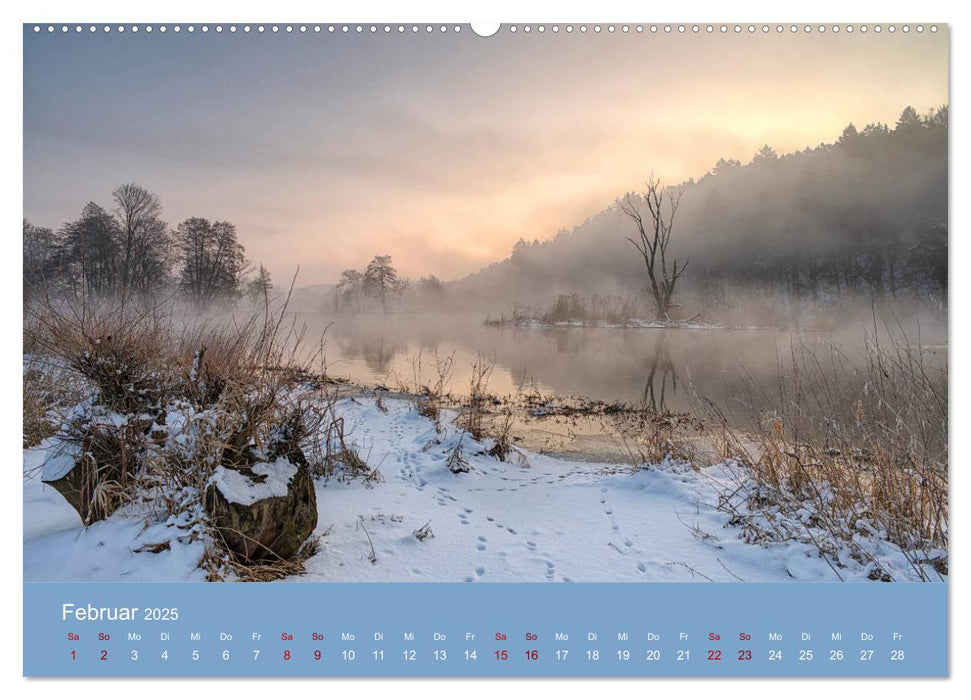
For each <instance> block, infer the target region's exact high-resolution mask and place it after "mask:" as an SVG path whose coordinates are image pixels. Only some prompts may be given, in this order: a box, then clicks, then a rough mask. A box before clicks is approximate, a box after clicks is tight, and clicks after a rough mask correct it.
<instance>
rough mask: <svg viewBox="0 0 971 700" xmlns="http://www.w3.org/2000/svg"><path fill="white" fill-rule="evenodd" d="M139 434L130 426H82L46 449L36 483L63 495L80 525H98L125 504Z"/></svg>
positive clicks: (138, 429)
mask: <svg viewBox="0 0 971 700" xmlns="http://www.w3.org/2000/svg"><path fill="white" fill-rule="evenodd" d="M144 431H145V427H144V425H142V424H141V423H136V422H135V421H132V422H129V423H127V424H123V425H120V426H116V425H112V424H98V423H92V424H90V425H87V426H86V427H84V429H83V431H81V432H80V434H79V436H78V437H76V438H72V439H65V440H62V441H61V442H60V444H59V445H58V446H57V447H55V448H52V449H51V451H50V452H49V453H48V458H47V460H46V462H45V463H44V468H43V471H42V472H41V481H42V482H44V483H45V484H49V485H51V486H53V487H54V488H55V489H57V491H58V492H59V493H60V494H61V495H62V496H64V500H66V501H67V502H68V503H69V504H70V505H71V507H72V508H74V510H76V511H77V513H78V516H80V518H81V522H82V523H84V525H85V526H88V525H90V524H91V523H94V522H97V521H99V520H103V519H105V518H107V517H108V516H110V515H111V514H112V513H113V512H114V511H115V510H116V509H117V508H119V507H120V506H121V505H122V504H123V503H125V502H126V501H127V498H128V497H127V493H128V490H129V488H130V487H131V485H132V483H133V477H134V474H135V472H136V465H137V456H138V454H139V451H140V450H141V446H142V443H143V442H144Z"/></svg>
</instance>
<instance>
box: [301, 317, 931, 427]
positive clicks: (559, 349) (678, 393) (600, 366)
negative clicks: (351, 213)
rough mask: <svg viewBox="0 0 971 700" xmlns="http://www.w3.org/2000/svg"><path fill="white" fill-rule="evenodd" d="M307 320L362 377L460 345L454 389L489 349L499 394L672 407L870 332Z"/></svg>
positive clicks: (772, 377) (401, 372)
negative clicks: (798, 352)
mask: <svg viewBox="0 0 971 700" xmlns="http://www.w3.org/2000/svg"><path fill="white" fill-rule="evenodd" d="M300 320H301V321H302V322H304V323H306V324H307V336H306V337H307V341H308V343H309V344H311V345H313V344H315V339H316V338H317V336H318V335H319V334H320V333H321V332H322V331H323V330H324V329H325V328H327V326H328V324H332V325H331V326H330V327H329V329H328V330H327V332H326V335H325V337H324V338H325V346H324V351H325V355H326V364H327V371H328V372H329V373H330V374H331V375H332V376H340V377H347V378H349V379H351V380H352V381H355V382H359V383H364V384H368V385H376V384H383V385H386V386H389V387H391V388H394V387H396V386H399V385H402V384H405V383H406V384H409V385H414V384H415V383H417V382H425V383H428V382H429V381H430V380H432V379H433V378H434V372H435V357H436V356H437V357H439V358H445V357H447V356H449V355H453V354H454V374H453V376H452V378H451V381H450V382H449V384H448V385H447V386H446V390H447V391H450V392H452V393H454V394H456V395H460V394H467V393H468V386H469V379H470V376H471V368H472V365H473V364H474V363H475V362H476V359H477V357H479V356H481V357H483V358H485V360H487V361H489V362H492V363H494V364H495V369H494V371H493V372H492V375H491V377H490V382H489V390H490V391H491V392H493V393H496V394H499V395H506V394H512V393H515V391H516V390H517V389H518V388H520V387H523V388H525V389H535V390H538V391H540V392H542V393H544V394H549V393H554V394H558V395H574V396H586V397H589V398H592V399H598V400H601V401H606V402H613V401H623V402H626V403H630V404H635V405H644V406H646V407H649V408H653V409H656V410H664V409H670V410H674V411H681V410H689V409H690V408H691V405H692V401H693V395H694V393H695V392H697V393H698V394H699V395H701V396H704V397H706V398H709V399H711V400H713V401H715V402H716V403H719V404H722V405H725V404H729V403H732V402H735V401H737V397H738V396H741V395H744V394H749V393H750V392H747V391H745V386H746V385H748V384H750V383H751V382H752V381H755V382H758V383H759V384H761V385H762V386H763V387H766V388H769V390H770V391H769V393H771V387H773V386H776V385H777V383H778V376H779V375H778V373H779V372H780V371H784V370H782V369H780V367H783V366H785V362H782V361H780V360H781V359H784V358H785V357H786V356H787V355H788V354H789V353H790V351H791V348H792V346H793V344H797V345H798V344H800V343H802V344H804V345H806V346H807V347H809V348H810V349H815V350H818V352H819V353H820V355H821V356H825V355H827V354H828V353H830V352H831V347H832V346H837V347H839V348H840V350H841V352H842V354H843V355H844V356H845V357H848V358H851V360H852V358H854V357H858V356H859V355H860V352H861V350H862V344H863V337H864V327H863V326H862V325H861V326H854V327H852V328H846V329H844V330H843V331H841V332H819V331H814V332H793V331H776V330H731V331H727V330H695V329H692V330H688V329H667V330H658V329H622V328H617V329H612V328H524V327H494V326H485V325H483V324H482V319H481V317H480V316H478V315H461V314H449V315H432V314H424V315H423V314H401V315H381V314H374V315H359V316H346V317H344V316H340V317H336V318H335V317H331V316H328V315H324V314H318V315H309V314H305V315H302V316H301V319H300ZM932 336H933V337H932ZM922 340H923V342H924V344H925V345H924V347H925V348H927V349H928V352H929V353H930V354H931V355H937V356H939V357H940V358H941V361H944V360H945V359H946V355H947V346H946V342H947V334H946V329H944V328H941V329H939V330H938V331H937V332H936V334H931V333H929V332H928V331H927V329H926V328H924V329H922ZM933 344H937V346H936V347H931V346H932V345H933ZM749 388H750V387H749Z"/></svg>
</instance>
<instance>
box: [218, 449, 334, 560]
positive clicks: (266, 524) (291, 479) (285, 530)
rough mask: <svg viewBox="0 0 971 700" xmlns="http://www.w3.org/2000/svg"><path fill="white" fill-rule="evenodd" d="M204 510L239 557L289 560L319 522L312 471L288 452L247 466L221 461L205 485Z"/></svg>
mask: <svg viewBox="0 0 971 700" xmlns="http://www.w3.org/2000/svg"><path fill="white" fill-rule="evenodd" d="M206 513H207V514H208V515H209V518H210V520H211V522H212V524H213V526H214V527H215V528H216V530H217V532H218V533H219V535H220V536H221V537H222V540H223V542H224V543H225V544H226V547H228V548H229V549H230V550H231V551H232V552H233V553H234V554H235V555H236V556H237V557H239V558H240V559H241V560H243V561H246V562H258V561H279V560H281V559H282V560H288V559H291V558H292V557H293V556H294V555H296V554H297V552H298V551H299V550H300V547H301V546H302V545H303V543H304V542H306V540H307V538H308V537H310V534H311V533H312V532H313V531H314V528H315V527H317V494H316V492H315V491H314V484H313V479H312V478H311V476H310V471H309V470H308V469H307V468H306V467H303V466H297V465H294V464H293V463H292V462H290V461H289V460H288V459H286V458H285V457H280V458H279V459H277V460H276V461H274V462H260V463H258V464H254V465H253V466H252V467H250V468H249V469H248V470H245V471H244V470H241V469H232V468H229V467H224V466H220V467H219V468H217V469H216V471H215V473H214V474H213V476H212V479H211V480H210V482H209V485H208V487H207V488H206Z"/></svg>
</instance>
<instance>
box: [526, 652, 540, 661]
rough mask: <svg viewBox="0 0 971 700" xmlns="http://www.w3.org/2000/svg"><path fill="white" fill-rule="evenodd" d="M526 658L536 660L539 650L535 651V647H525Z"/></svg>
mask: <svg viewBox="0 0 971 700" xmlns="http://www.w3.org/2000/svg"><path fill="white" fill-rule="evenodd" d="M526 658H527V659H528V660H529V661H536V659H538V658H539V652H538V651H536V649H527V650H526Z"/></svg>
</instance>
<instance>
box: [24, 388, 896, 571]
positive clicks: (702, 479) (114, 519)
mask: <svg viewBox="0 0 971 700" xmlns="http://www.w3.org/2000/svg"><path fill="white" fill-rule="evenodd" d="M383 406H384V410H382V408H381V407H380V406H379V405H377V404H376V403H375V401H374V400H373V399H371V398H367V397H364V398H362V397H358V398H347V399H343V400H341V401H340V402H339V403H338V405H337V410H338V412H339V413H340V415H342V416H343V417H344V420H345V423H346V426H347V435H348V439H349V440H350V441H352V442H353V443H354V444H355V446H356V448H357V451H358V453H359V454H360V456H361V457H362V458H364V459H365V460H366V461H367V463H368V465H369V466H370V467H371V468H377V469H378V470H379V471H380V474H381V477H382V478H381V480H380V481H378V482H377V483H363V482H362V481H360V480H355V481H351V482H347V483H345V482H340V481H337V480H333V479H332V480H329V481H324V480H319V481H318V482H317V487H316V489H317V504H318V510H319V519H318V526H317V531H316V533H315V535H319V536H320V546H319V550H318V552H317V553H316V554H315V555H314V556H312V557H311V558H310V559H309V560H307V562H306V564H305V566H306V573H305V574H303V575H301V576H299V577H297V579H298V580H306V581H455V582H462V581H537V582H544V581H551V582H569V581H700V582H704V581H740V580H741V581H833V580H838V578H837V575H836V573H835V572H834V570H833V569H832V568H831V567H830V566H829V564H827V563H826V561H825V560H824V559H823V558H821V557H820V556H819V555H818V554H817V552H816V551H815V550H814V549H813V548H812V547H811V546H809V545H806V544H803V543H800V542H796V541H787V542H784V543H774V544H771V545H768V546H763V545H761V544H747V543H745V542H744V541H743V540H742V539H740V530H739V529H738V528H736V527H734V526H731V525H729V516H728V515H726V514H725V513H724V512H721V511H719V510H718V509H717V508H716V505H717V503H718V498H719V494H720V493H722V492H723V491H724V488H723V487H724V486H725V484H726V483H728V481H729V479H730V477H729V474H728V469H727V468H726V467H724V466H715V467H709V468H706V469H704V470H695V469H693V468H691V467H690V466H688V465H685V464H678V463H670V462H668V463H662V464H660V465H656V466H654V467H651V468H647V469H642V470H640V471H637V472H635V473H631V469H630V467H629V466H628V465H620V464H617V465H609V464H598V463H591V462H582V461H573V460H571V461H566V460H562V459H557V458H554V457H550V456H545V455H540V454H535V453H530V452H521V453H520V454H521V458H520V459H518V460H515V459H514V460H512V461H510V462H500V461H498V460H496V459H495V458H493V457H491V456H489V455H488V454H485V451H484V449H483V447H487V446H488V444H485V445H482V444H479V443H476V442H475V441H473V440H472V439H471V438H470V437H469V436H468V435H467V434H464V433H462V431H460V430H459V429H458V428H456V427H455V426H454V425H452V424H451V420H452V419H454V414H449V415H448V420H446V421H445V423H446V428H445V430H444V431H443V433H442V434H437V433H436V431H435V428H434V425H433V424H432V422H431V421H429V420H428V419H426V418H424V417H422V416H421V415H419V413H418V412H417V411H416V410H415V409H414V408H413V407H412V404H411V403H410V402H409V401H407V400H404V399H385V400H384V402H383ZM459 441H461V442H462V452H463V455H464V457H465V459H466V460H467V461H468V463H469V465H470V467H471V470H470V471H469V472H468V473H460V474H453V473H452V472H451V471H450V470H449V469H448V467H447V462H448V459H449V455H450V454H451V453H452V451H453V450H454V449H455V447H456V445H457V444H458V442H459ZM46 457H47V454H46V450H45V449H44V446H43V445H42V446H40V447H37V448H33V449H29V450H25V451H24V471H25V474H28V475H29V476H28V477H27V478H26V480H25V482H24V577H25V579H26V580H109V581H111V580H114V581H125V580H149V581H201V580H204V579H205V572H204V571H202V570H201V569H200V568H198V564H199V562H200V560H201V559H202V557H203V555H204V541H203V540H202V539H198V538H193V537H189V536H186V530H185V529H184V527H183V528H180V527H176V525H178V524H181V525H183V526H184V525H185V523H176V522H174V521H169V522H162V523H159V522H154V521H153V519H152V518H151V516H150V515H148V514H146V513H143V512H136V511H135V510H134V509H133V508H131V507H126V508H122V509H120V510H118V511H117V512H115V513H114V514H113V515H111V517H109V518H108V519H106V520H104V521H102V522H98V523H95V524H93V525H91V526H90V527H88V528H87V529H85V528H82V527H81V523H80V520H79V519H78V516H77V514H76V513H75V512H74V510H73V509H72V508H71V507H70V506H69V505H68V504H67V502H66V501H64V499H63V498H62V497H61V496H60V494H58V493H57V492H56V491H55V490H54V489H53V488H52V487H50V486H45V485H43V484H41V483H40V480H39V477H38V476H37V473H36V472H37V470H36V467H38V466H40V465H41V464H42V463H43V461H44V460H45V459H46ZM518 462H521V464H520V463H518ZM425 525H427V529H428V530H430V536H426V537H424V538H422V539H419V538H418V537H416V535H415V534H414V533H415V532H416V531H419V530H421V528H422V527H424V526H425ZM166 543H167V546H166ZM881 554H882V555H884V556H881V564H882V565H883V566H884V568H887V562H890V565H891V567H892V568H894V570H893V571H892V572H891V573H892V575H893V576H894V578H895V579H896V580H907V578H908V573H907V564H906V561H905V560H904V559H903V557H902V556H897V555H895V554H894V553H893V552H881ZM866 574H867V569H866V567H864V566H853V565H852V563H851V565H850V566H848V567H847V568H845V569H840V576H841V577H842V579H843V580H866Z"/></svg>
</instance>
